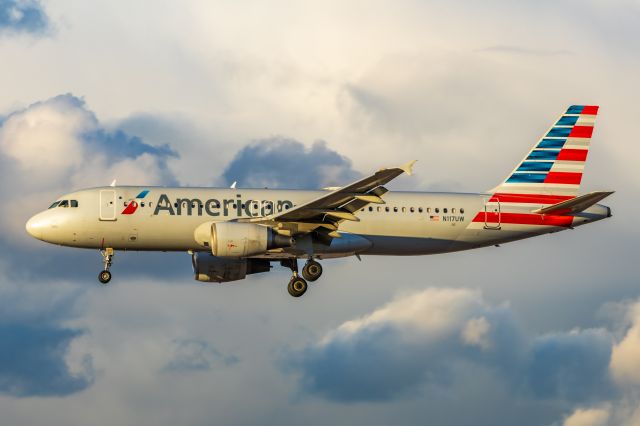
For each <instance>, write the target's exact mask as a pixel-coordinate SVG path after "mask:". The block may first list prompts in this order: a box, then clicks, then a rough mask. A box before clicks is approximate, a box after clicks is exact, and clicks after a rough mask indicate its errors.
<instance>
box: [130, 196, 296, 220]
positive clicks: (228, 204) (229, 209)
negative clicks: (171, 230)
mask: <svg viewBox="0 0 640 426" xmlns="http://www.w3.org/2000/svg"><path fill="white" fill-rule="evenodd" d="M143 192H144V191H143ZM145 195H146V194H145ZM292 207H293V202H291V201H289V200H276V201H271V200H243V199H242V196H241V195H240V194H238V195H236V198H231V199H216V198H210V199H208V200H205V201H202V200H201V199H199V198H176V199H175V200H171V199H170V198H169V196H168V195H167V194H160V197H159V198H158V202H157V203H156V207H155V209H154V211H153V214H154V215H159V214H161V213H163V214H168V215H169V216H182V215H186V216H196V215H197V216H203V215H207V216H212V217H217V216H223V217H224V216H237V217H242V216H246V217H262V216H268V215H270V214H273V213H280V212H283V211H286V210H288V209H290V208H292Z"/></svg>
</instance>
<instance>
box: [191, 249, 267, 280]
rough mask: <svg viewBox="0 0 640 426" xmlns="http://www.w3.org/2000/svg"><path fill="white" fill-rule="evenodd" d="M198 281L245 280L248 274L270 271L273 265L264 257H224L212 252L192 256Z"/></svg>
mask: <svg viewBox="0 0 640 426" xmlns="http://www.w3.org/2000/svg"><path fill="white" fill-rule="evenodd" d="M191 262H192V264H193V273H194V274H195V279H196V280H197V281H203V282H217V283H223V282H228V281H237V280H243V279H244V278H245V277H246V276H247V275H250V274H258V273H260V272H269V270H270V269H271V265H270V263H269V261H268V260H264V259H223V258H220V257H216V256H213V255H211V254H210V253H194V254H193V255H192V256H191Z"/></svg>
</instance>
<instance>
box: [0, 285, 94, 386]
mask: <svg viewBox="0 0 640 426" xmlns="http://www.w3.org/2000/svg"><path fill="white" fill-rule="evenodd" d="M0 283H1V285H0V295H1V296H2V297H1V300H2V302H0V303H1V305H0V309H1V313H0V342H2V345H0V393H4V394H8V395H11V396H14V397H31V396H65V395H69V394H72V393H76V392H79V391H82V390H83V389H86V388H87V387H88V386H90V385H91V384H92V383H93V380H94V373H93V367H92V359H91V356H90V355H89V354H88V353H82V354H79V360H78V363H77V364H76V365H72V364H71V363H69V360H68V355H69V349H70V345H71V344H72V342H73V341H74V340H75V339H76V338H78V337H80V336H82V335H83V334H84V330H81V329H78V328H72V327H68V326H65V325H63V324H62V323H63V322H64V321H66V320H69V319H70V318H71V317H72V316H73V312H74V311H73V309H72V307H73V305H74V303H75V301H76V299H77V296H78V294H77V293H76V292H74V291H70V289H69V288H68V286H61V285H59V284H53V285H51V284H50V288H37V289H36V288H24V287H21V286H19V285H10V284H8V281H7V278H6V277H5V276H4V274H3V276H1V277H0ZM34 293H39V294H38V295H36V294H34Z"/></svg>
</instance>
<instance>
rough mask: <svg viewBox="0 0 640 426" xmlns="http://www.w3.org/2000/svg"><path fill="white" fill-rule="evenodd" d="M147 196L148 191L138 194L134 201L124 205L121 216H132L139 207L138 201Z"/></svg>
mask: <svg viewBox="0 0 640 426" xmlns="http://www.w3.org/2000/svg"><path fill="white" fill-rule="evenodd" d="M147 194H149V190H148V189H145V190H143V191H142V192H140V193H139V194H138V195H137V196H136V198H135V199H133V200H129V201H128V202H127V203H126V206H125V207H124V210H122V213H121V214H134V213H135V212H136V210H138V207H139V201H138V200H143V199H144V197H146V196H147Z"/></svg>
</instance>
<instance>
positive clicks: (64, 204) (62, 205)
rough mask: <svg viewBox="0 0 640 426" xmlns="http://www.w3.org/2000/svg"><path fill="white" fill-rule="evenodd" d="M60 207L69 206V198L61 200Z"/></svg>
mask: <svg viewBox="0 0 640 426" xmlns="http://www.w3.org/2000/svg"><path fill="white" fill-rule="evenodd" d="M58 207H69V200H62V201H60V204H58Z"/></svg>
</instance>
